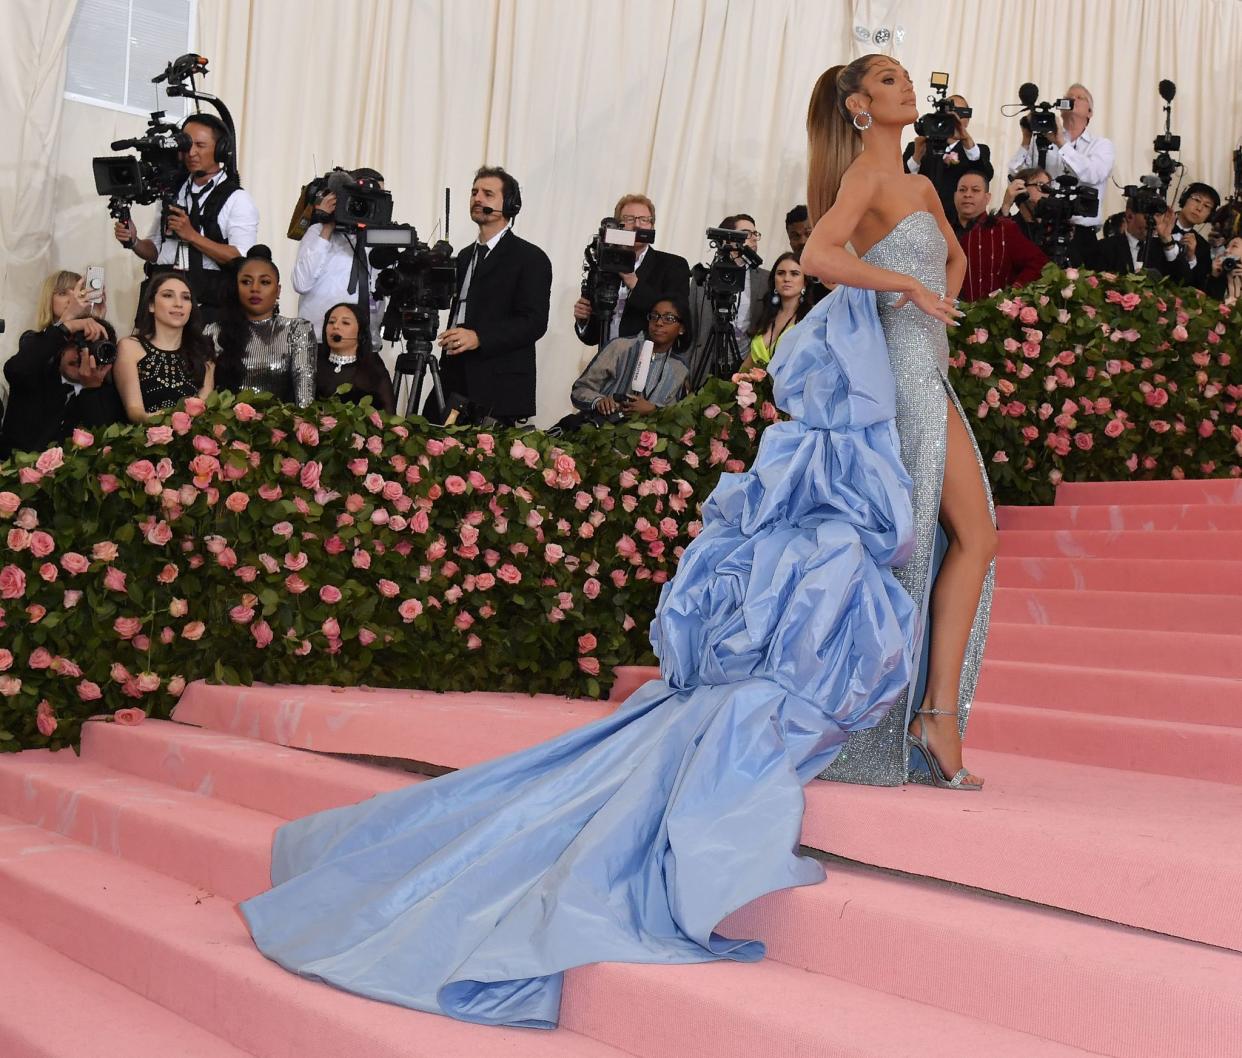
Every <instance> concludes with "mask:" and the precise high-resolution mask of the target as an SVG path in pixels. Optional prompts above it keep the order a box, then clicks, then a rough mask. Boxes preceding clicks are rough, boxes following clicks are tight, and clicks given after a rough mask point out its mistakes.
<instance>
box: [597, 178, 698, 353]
mask: <svg viewBox="0 0 1242 1058" xmlns="http://www.w3.org/2000/svg"><path fill="white" fill-rule="evenodd" d="M612 215H613V216H614V217H615V218H616V219H617V220H619V221H620V222H621V226H622V227H623V228H625V229H626V230H627V231H633V232H636V233H638V242H637V244H636V246H635V249H637V251H638V256H637V263H636V265H635V267H634V271H633V272H630V273H628V274H626V275H623V276H622V277H621V289H620V294H619V296H618V298H617V307H616V309H615V310H614V312H613V314H612V317H611V318H610V319H607V320H600V319H599V318H598V317H596V316H595V315H594V314H593V313H592V312H591V303H590V301H588V300H587V299H586V298H579V299H578V300H577V301H576V302H575V303H574V333H575V334H577V335H578V340H579V341H580V342H582V343H583V344H584V345H607V344H608V343H609V342H610V341H612V340H613V339H614V338H632V337H633V336H634V335H636V334H638V333H639V332H641V331H642V330H643V329H644V328H645V327H646V326H647V313H648V312H650V311H651V309H652V307H653V306H654V305H655V303H656V302H657V301H658V300H659V299H660V298H661V297H663V296H665V295H666V294H680V295H681V296H682V297H683V298H686V297H689V294H690V265H689V264H687V262H686V259H685V258H684V257H678V256H677V255H676V254H671V253H664V252H663V251H662V250H657V249H655V248H654V246H653V245H652V243H653V242H654V240H655V206H654V205H653V204H652V202H651V199H649V198H648V197H647V196H646V195H622V196H621V200H620V201H619V202H618V203H617V207H616V209H614V210H613V213H612ZM601 339H602V341H601Z"/></svg>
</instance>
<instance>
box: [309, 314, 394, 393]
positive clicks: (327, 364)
mask: <svg viewBox="0 0 1242 1058" xmlns="http://www.w3.org/2000/svg"><path fill="white" fill-rule="evenodd" d="M341 386H348V387H349V389H347V390H346V391H345V392H344V393H342V394H340V399H341V400H348V401H352V402H354V403H357V402H358V401H360V400H362V398H363V397H370V398H371V403H372V404H373V405H374V406H375V407H376V408H378V409H380V410H381V411H386V412H388V413H389V414H390V415H392V414H395V412H396V410H397V397H396V394H395V393H394V392H393V388H392V379H391V378H390V377H389V374H388V368H387V367H385V366H384V361H383V360H381V359H380V358H379V354H378V353H377V352H376V351H375V350H374V349H372V348H371V331H370V328H369V327H367V326H364V325H363V322H362V318H361V316H359V314H358V306H357V305H355V304H353V303H352V302H349V301H342V302H341V303H340V304H338V305H333V306H332V308H330V309H328V311H327V313H326V314H325V315H324V318H323V344H322V345H321V346H320V347H319V364H318V370H317V372H316V376H315V394H316V396H317V397H319V399H320V400H323V399H326V398H327V397H332V396H336V395H337V393H336V391H337V390H338V389H339V388H340V387H341Z"/></svg>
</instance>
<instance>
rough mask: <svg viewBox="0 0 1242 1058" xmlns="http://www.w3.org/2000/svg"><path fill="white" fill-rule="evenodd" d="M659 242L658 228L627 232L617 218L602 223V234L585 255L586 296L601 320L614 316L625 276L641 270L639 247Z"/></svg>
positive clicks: (584, 294) (583, 259)
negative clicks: (639, 268) (639, 267)
mask: <svg viewBox="0 0 1242 1058" xmlns="http://www.w3.org/2000/svg"><path fill="white" fill-rule="evenodd" d="M654 240H655V229H654V228H635V229H634V230H633V231H627V230H626V229H625V227H624V226H623V225H622V224H621V222H620V221H619V220H617V219H616V218H615V217H605V218H604V219H603V220H601V221H600V222H599V231H598V233H596V235H595V237H594V238H593V239H592V240H591V241H590V242H589V243H587V246H586V249H585V250H584V251H583V254H582V286H581V292H582V296H583V297H584V298H586V299H587V301H589V302H590V303H591V312H592V314H593V315H595V316H598V317H599V318H600V319H606V318H607V317H609V316H611V315H612V314H613V312H614V311H615V309H616V307H617V301H618V300H619V298H620V294H621V276H624V275H629V274H630V273H631V272H633V271H634V269H635V268H637V267H638V252H639V243H643V244H650V243H651V242H653V241H654Z"/></svg>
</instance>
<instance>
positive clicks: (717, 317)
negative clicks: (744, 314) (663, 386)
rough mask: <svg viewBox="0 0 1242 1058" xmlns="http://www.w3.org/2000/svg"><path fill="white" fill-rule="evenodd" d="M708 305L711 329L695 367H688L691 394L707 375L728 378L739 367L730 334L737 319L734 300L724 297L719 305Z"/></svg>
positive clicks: (739, 354)
mask: <svg viewBox="0 0 1242 1058" xmlns="http://www.w3.org/2000/svg"><path fill="white" fill-rule="evenodd" d="M710 297H711V295H709V298H710ZM710 304H711V307H712V326H711V330H710V331H709V332H708V335H707V341H706V342H704V343H703V348H702V349H701V350H700V352H699V355H698V359H697V361H696V363H695V364H693V365H692V367H691V371H690V390H691V392H696V391H698V390H699V389H701V388H702V387H703V383H705V382H706V381H707V378H708V376H709V375H715V376H716V377H717V378H731V377H732V376H733V373H734V372H735V371H737V369H738V367H739V366H741V363H742V350H741V347H740V346H739V345H738V344H737V334H736V333H735V332H734V330H733V321H734V320H735V319H736V318H737V296H736V295H732V296H728V297H726V298H724V299H722V300H721V301H719V302H717V301H715V300H711V301H710Z"/></svg>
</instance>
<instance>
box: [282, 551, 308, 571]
mask: <svg viewBox="0 0 1242 1058" xmlns="http://www.w3.org/2000/svg"><path fill="white" fill-rule="evenodd" d="M309 564H310V559H309V558H307V557H306V552H305V551H299V552H298V553H297V554H296V555H295V554H294V553H293V552H292V551H290V552H289V553H288V554H286V555H285V569H287V570H289V571H290V572H291V573H298V572H300V571H302V570H304V569H305V568H306V567H307V565H309Z"/></svg>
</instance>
